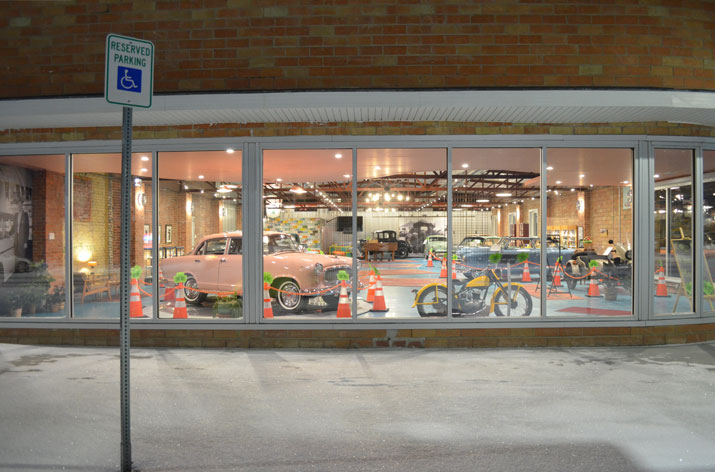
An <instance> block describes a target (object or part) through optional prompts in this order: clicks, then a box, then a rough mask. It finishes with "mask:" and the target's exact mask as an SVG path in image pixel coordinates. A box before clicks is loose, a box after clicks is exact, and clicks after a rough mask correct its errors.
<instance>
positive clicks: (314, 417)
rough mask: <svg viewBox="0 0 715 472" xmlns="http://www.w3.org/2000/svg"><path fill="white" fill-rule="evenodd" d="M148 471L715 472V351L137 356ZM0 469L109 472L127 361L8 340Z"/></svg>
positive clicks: (0, 373)
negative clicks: (122, 367) (122, 365)
mask: <svg viewBox="0 0 715 472" xmlns="http://www.w3.org/2000/svg"><path fill="white" fill-rule="evenodd" d="M131 368H132V383H131V391H132V404H131V406H132V450H133V459H134V466H135V469H136V470H140V471H194V470H206V471H229V470H230V471H234V470H237V471H244V470H245V471H249V470H250V471H302V470H309V471H316V470H317V471H362V470H389V471H392V470H410V471H415V470H416V471H423V470H424V471H464V470H480V471H521V470H524V471H638V472H642V471H663V472H666V471H668V472H669V471H693V472H705V471H712V470H715V388H713V387H714V384H715V343H703V344H694V345H683V346H657V347H630V348H590V349H585V348H582V349H576V348H573V349H514V350H512V349H500V350H496V349H495V350H476V349H475V350H456V349H455V350H424V349H419V350H413V349H395V350H357V351H332V350H198V349H133V350H132V360H131ZM0 392H1V393H2V401H0V424H2V428H0V470H3V471H4V470H8V471H48V470H77V471H115V470H118V469H119V462H120V457H119V453H120V446H119V439H120V423H119V412H120V409H119V352H118V349H117V348H96V347H92V348H77V347H50V346H22V345H10V344H0Z"/></svg>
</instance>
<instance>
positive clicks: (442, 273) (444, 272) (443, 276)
mask: <svg viewBox="0 0 715 472" xmlns="http://www.w3.org/2000/svg"><path fill="white" fill-rule="evenodd" d="M444 261H445V259H444V258H442V259H440V262H441V263H442V270H440V271H439V278H440V279H446V278H447V264H445V263H444Z"/></svg>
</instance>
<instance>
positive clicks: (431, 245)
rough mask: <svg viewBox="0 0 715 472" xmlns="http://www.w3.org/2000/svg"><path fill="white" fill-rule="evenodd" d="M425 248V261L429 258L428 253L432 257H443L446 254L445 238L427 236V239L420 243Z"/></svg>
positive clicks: (434, 235)
mask: <svg viewBox="0 0 715 472" xmlns="http://www.w3.org/2000/svg"><path fill="white" fill-rule="evenodd" d="M422 244H423V246H424V248H425V259H427V258H428V257H429V253H430V251H431V252H432V256H433V257H434V256H440V257H444V255H445V254H447V238H446V237H445V236H439V235H436V234H433V235H432V236H427V239H425V240H424V243H422Z"/></svg>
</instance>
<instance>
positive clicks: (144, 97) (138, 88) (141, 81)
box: [104, 34, 154, 108]
mask: <svg viewBox="0 0 715 472" xmlns="http://www.w3.org/2000/svg"><path fill="white" fill-rule="evenodd" d="M105 64H106V71H105V81H104V98H105V99H106V100H107V101H108V102H109V103H114V104H116V105H122V106H133V107H143V108H150V107H151V99H152V95H153V91H154V90H153V89H154V44H153V43H151V42H150V41H144V40H143V39H136V38H129V37H126V36H119V35H116V34H108V35H107V52H106V56H105Z"/></svg>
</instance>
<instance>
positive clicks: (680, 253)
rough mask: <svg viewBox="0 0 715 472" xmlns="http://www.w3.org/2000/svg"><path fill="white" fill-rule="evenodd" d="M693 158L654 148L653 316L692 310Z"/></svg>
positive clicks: (686, 153)
mask: <svg viewBox="0 0 715 472" xmlns="http://www.w3.org/2000/svg"><path fill="white" fill-rule="evenodd" d="M693 157H694V153H693V150H692V149H655V175H654V176H653V177H654V180H655V195H654V199H655V215H654V217H655V235H654V236H655V254H654V259H655V274H653V279H654V285H655V293H654V300H653V306H654V311H655V314H656V315H658V314H663V315H664V314H687V313H692V312H693V310H694V308H693V239H692V238H693V177H692V172H693ZM706 272H707V271H706Z"/></svg>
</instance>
